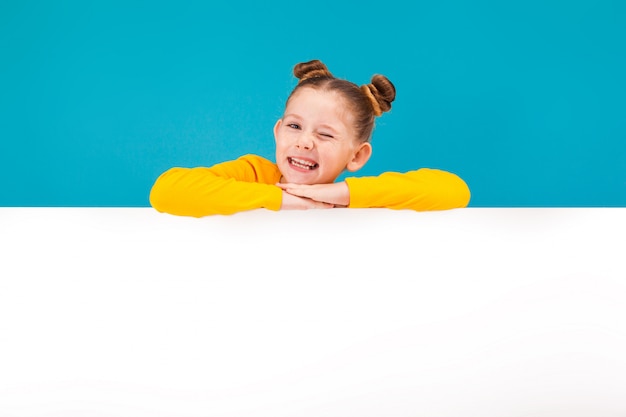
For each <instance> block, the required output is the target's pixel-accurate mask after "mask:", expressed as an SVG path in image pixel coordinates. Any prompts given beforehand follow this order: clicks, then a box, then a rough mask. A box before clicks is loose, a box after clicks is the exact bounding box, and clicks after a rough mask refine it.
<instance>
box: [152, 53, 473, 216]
mask: <svg viewBox="0 0 626 417" xmlns="http://www.w3.org/2000/svg"><path fill="white" fill-rule="evenodd" d="M293 72H294V75H295V76H296V77H297V78H298V79H299V82H298V84H297V85H296V87H295V88H294V90H293V91H292V92H291V94H290V96H289V98H288V99H287V104H286V106H285V113H284V115H283V117H282V118H281V119H279V120H278V121H277V122H276V125H275V126H274V139H275V141H276V163H273V162H271V161H269V160H267V159H265V158H262V157H260V156H256V155H245V156H242V157H240V158H239V159H237V160H234V161H229V162H223V163H220V164H217V165H214V166H212V167H210V168H208V167H197V168H171V169H169V170H168V171H166V172H164V173H163V174H161V176H160V177H159V178H158V179H157V180H156V182H155V184H154V185H153V187H152V190H151V193H150V204H151V205H152V207H154V208H155V209H156V210H158V211H160V212H166V213H170V214H176V215H183V216H194V217H202V216H207V215H212V214H232V213H236V212H239V211H244V210H252V209H257V208H266V209H269V210H279V209H281V210H286V209H309V208H331V207H359V208H363V207H387V208H391V209H413V210H419V211H422V210H445V209H453V208H461V207H466V206H467V204H468V203H469V199H470V191H469V188H468V187H467V185H466V184H465V182H464V181H463V180H462V179H461V178H459V177H458V176H456V175H454V174H451V173H449V172H445V171H441V170H435V169H427V168H422V169H418V170H416V171H410V172H407V173H403V174H401V173H396V172H387V173H384V174H381V175H379V176H377V177H361V178H354V177H353V178H346V179H345V181H341V182H335V180H336V179H337V177H338V176H339V175H340V174H341V173H342V172H344V171H345V170H348V171H350V172H354V171H357V170H359V169H360V168H361V167H363V166H364V165H365V163H366V162H367V161H368V159H369V158H370V156H371V154H372V146H371V144H370V139H371V136H372V131H373V129H374V119H375V118H376V117H378V116H380V115H381V114H382V113H383V112H386V111H389V110H390V109H391V103H392V102H393V100H394V99H395V96H396V90H395V87H394V85H393V84H392V83H391V81H389V80H388V79H387V78H386V77H385V76H383V75H375V76H373V77H372V79H371V83H370V84H367V85H363V86H361V87H359V86H357V85H356V84H354V83H352V82H350V81H347V80H343V79H338V78H335V77H334V76H333V75H332V74H331V73H330V72H329V71H328V68H327V67H326V66H325V65H324V64H323V63H322V62H320V61H319V60H313V61H309V62H304V63H300V64H297V65H296V66H295V67H294V71H293Z"/></svg>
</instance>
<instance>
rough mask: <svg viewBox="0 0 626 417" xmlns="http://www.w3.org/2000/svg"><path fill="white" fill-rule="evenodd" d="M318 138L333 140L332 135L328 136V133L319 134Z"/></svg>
mask: <svg viewBox="0 0 626 417" xmlns="http://www.w3.org/2000/svg"><path fill="white" fill-rule="evenodd" d="M320 136H322V137H325V138H328V139H332V138H333V135H331V134H328V133H320Z"/></svg>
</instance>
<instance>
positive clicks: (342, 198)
mask: <svg viewBox="0 0 626 417" xmlns="http://www.w3.org/2000/svg"><path fill="white" fill-rule="evenodd" d="M276 185H277V186H278V187H280V188H281V189H282V190H283V197H285V194H287V195H291V196H298V197H302V198H306V199H310V200H313V201H316V202H320V203H327V204H329V205H331V206H332V207H347V206H348V204H350V189H349V188H348V184H346V183H345V181H342V182H336V183H332V184H311V185H307V184H289V183H287V184H280V183H279V184H276Z"/></svg>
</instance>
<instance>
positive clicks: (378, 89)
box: [287, 59, 396, 142]
mask: <svg viewBox="0 0 626 417" xmlns="http://www.w3.org/2000/svg"><path fill="white" fill-rule="evenodd" d="M293 74H294V75H295V76H296V78H298V79H299V81H298V85H296V87H295V88H294V89H293V91H292V92H291V94H290V95H289V98H288V99H287V103H289V100H290V99H291V97H292V96H293V95H294V93H295V92H296V91H298V90H299V89H300V88H302V87H310V88H314V89H317V90H322V91H335V92H337V93H339V94H340V95H341V96H342V97H343V98H344V99H345V100H346V103H347V105H348V108H349V110H351V111H352V114H353V115H354V119H355V126H354V127H355V130H356V136H357V138H358V140H359V141H361V142H368V141H369V140H370V138H371V137H372V132H373V131H374V120H375V117H376V116H380V115H381V114H383V113H384V112H387V111H389V110H391V102H392V101H393V100H394V99H395V98H396V88H395V87H394V85H393V84H392V83H391V81H389V80H388V79H387V77H385V76H384V75H374V76H373V77H372V79H371V82H370V83H369V84H364V85H362V86H360V87H359V86H358V85H356V84H354V83H353V82H350V81H348V80H343V79H340V78H335V77H334V76H333V75H332V74H331V73H330V71H328V68H326V65H324V64H323V63H322V62H321V61H319V60H317V59H315V60H313V61H309V62H301V63H299V64H296V66H295V67H294V68H293Z"/></svg>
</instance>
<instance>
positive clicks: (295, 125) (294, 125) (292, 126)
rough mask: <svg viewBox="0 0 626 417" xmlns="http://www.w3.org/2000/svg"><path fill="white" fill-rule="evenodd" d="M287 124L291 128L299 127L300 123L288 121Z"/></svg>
mask: <svg viewBox="0 0 626 417" xmlns="http://www.w3.org/2000/svg"><path fill="white" fill-rule="evenodd" d="M287 126H288V127H290V128H292V129H300V125H298V124H296V123H289V124H288V125H287Z"/></svg>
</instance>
